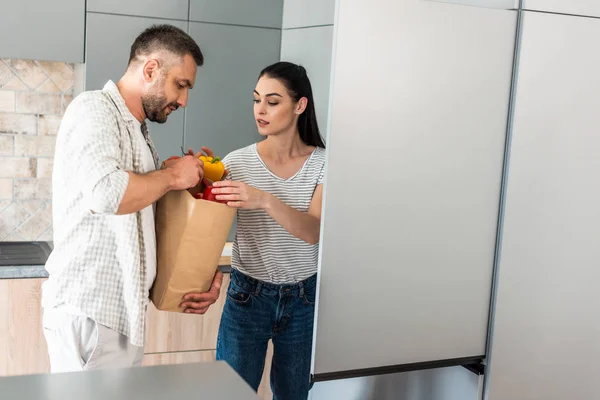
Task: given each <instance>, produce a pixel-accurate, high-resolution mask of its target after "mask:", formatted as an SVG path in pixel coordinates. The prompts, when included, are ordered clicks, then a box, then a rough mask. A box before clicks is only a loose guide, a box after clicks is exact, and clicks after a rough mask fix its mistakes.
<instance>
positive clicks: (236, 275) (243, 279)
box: [231, 269, 317, 296]
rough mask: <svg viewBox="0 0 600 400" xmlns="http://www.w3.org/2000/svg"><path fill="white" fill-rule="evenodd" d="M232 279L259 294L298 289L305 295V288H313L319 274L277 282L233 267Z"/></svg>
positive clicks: (300, 293)
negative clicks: (256, 276) (288, 281)
mask: <svg viewBox="0 0 600 400" xmlns="http://www.w3.org/2000/svg"><path fill="white" fill-rule="evenodd" d="M231 281H232V282H234V283H235V284H236V285H238V286H239V287H241V288H244V289H245V290H247V291H248V292H251V293H256V294H258V293H260V292H261V291H262V290H268V291H276V292H292V291H296V290H298V293H299V295H300V296H303V295H304V289H312V288H314V287H315V286H316V285H317V274H314V275H312V276H310V277H308V278H306V279H304V280H302V281H300V282H296V283H283V284H277V283H270V282H264V281H261V280H259V279H256V278H252V277H251V276H248V275H246V274H243V273H242V272H240V271H238V270H235V269H233V270H232V271H231Z"/></svg>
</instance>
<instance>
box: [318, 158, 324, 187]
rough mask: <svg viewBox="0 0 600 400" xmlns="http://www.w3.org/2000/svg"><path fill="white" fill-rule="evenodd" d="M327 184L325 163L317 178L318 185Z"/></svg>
mask: <svg viewBox="0 0 600 400" xmlns="http://www.w3.org/2000/svg"><path fill="white" fill-rule="evenodd" d="M324 182H325V163H323V166H322V167H321V171H319V176H318V177H317V185H321V184H323V183H324Z"/></svg>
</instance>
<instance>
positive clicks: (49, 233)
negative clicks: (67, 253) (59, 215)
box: [36, 225, 54, 241]
mask: <svg viewBox="0 0 600 400" xmlns="http://www.w3.org/2000/svg"><path fill="white" fill-rule="evenodd" d="M36 240H41V241H52V240H54V230H53V229H52V225H50V227H49V228H48V229H46V232H44V233H42V234H41V235H40V237H38V238H37V239H36Z"/></svg>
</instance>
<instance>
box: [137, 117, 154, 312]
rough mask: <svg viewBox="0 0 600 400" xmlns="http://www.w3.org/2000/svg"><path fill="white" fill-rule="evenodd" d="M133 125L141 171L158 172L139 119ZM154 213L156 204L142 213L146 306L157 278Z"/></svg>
mask: <svg viewBox="0 0 600 400" xmlns="http://www.w3.org/2000/svg"><path fill="white" fill-rule="evenodd" d="M133 125H134V126H135V132H136V139H137V140H138V141H139V146H140V148H141V149H142V165H141V170H142V172H143V173H145V174H146V173H148V172H152V171H154V170H156V168H155V166H154V157H152V152H151V151H150V148H149V147H148V145H147V144H146V140H145V139H144V135H143V134H142V124H140V122H139V121H138V120H137V119H134V120H133ZM154 211H155V204H151V205H149V206H148V207H146V208H144V209H143V210H141V211H140V212H141V213H142V232H143V234H144V247H145V249H146V282H145V285H146V286H145V301H146V304H148V298H149V296H150V288H152V284H153V283H154V279H155V278H156V225H155V223H154Z"/></svg>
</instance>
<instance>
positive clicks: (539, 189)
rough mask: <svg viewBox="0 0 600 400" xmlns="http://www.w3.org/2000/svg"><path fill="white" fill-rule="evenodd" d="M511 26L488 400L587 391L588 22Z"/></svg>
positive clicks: (598, 28)
mask: <svg viewBox="0 0 600 400" xmlns="http://www.w3.org/2000/svg"><path fill="white" fill-rule="evenodd" d="M522 27H523V32H522V34H521V50H520V61H519V74H518V79H517V92H516V98H515V111H514V126H513V132H512V143H511V148H510V164H509V174H508V180H507V189H506V204H505V214H504V228H503V237H502V253H501V256H500V265H499V268H498V292H497V296H496V312H495V316H494V325H493V332H492V337H493V341H492V348H491V356H490V369H489V373H486V377H487V379H488V386H489V390H488V393H489V399H490V400H523V399H527V400H562V399H599V398H600V386H599V385H598V382H597V377H598V374H599V373H600V367H599V366H598V357H600V320H599V319H598V315H599V314H600V291H599V290H598V282H599V281H600V269H599V268H598V265H599V264H600V246H598V238H599V237H600V209H599V208H598V204H600V188H599V187H598V184H597V182H598V176H600V162H599V158H598V153H599V151H600V136H599V135H598V130H599V128H600V123H599V121H598V109H599V108H600V97H598V87H599V86H600V75H598V70H600V53H598V52H597V51H594V50H593V49H592V48H590V44H591V43H592V42H591V41H593V40H594V39H592V38H597V37H599V36H600V20H598V19H596V18H580V17H574V16H566V15H556V14H546V13H537V12H525V13H524V16H523V24H522Z"/></svg>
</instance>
